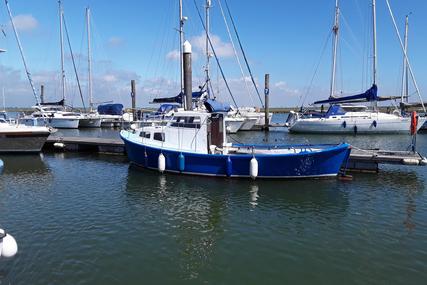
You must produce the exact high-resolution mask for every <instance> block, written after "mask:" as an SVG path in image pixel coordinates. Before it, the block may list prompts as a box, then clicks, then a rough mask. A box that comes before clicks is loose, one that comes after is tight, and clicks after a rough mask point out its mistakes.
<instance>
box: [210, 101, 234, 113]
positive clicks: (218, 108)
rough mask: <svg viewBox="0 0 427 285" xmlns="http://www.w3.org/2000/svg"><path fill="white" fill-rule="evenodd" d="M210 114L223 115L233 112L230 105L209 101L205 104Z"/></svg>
mask: <svg viewBox="0 0 427 285" xmlns="http://www.w3.org/2000/svg"><path fill="white" fill-rule="evenodd" d="M203 104H204V105H205V107H206V109H207V110H208V112H209V113H222V112H225V113H226V112H229V111H230V110H231V107H230V105H226V104H224V103H221V102H218V101H216V100H212V99H208V100H206V101H205V102H204V103H203Z"/></svg>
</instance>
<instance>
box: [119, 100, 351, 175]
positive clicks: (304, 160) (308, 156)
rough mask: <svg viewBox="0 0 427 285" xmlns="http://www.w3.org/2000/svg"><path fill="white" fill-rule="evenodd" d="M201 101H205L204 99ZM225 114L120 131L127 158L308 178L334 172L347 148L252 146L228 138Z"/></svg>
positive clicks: (167, 167)
mask: <svg viewBox="0 0 427 285" xmlns="http://www.w3.org/2000/svg"><path fill="white" fill-rule="evenodd" d="M206 104H210V103H209V102H206ZM225 116H226V113H222V112H216V111H215V110H212V109H211V111H210V112H200V111H191V110H188V111H185V110H183V111H178V112H176V113H175V114H174V116H173V118H172V119H171V120H170V121H168V123H167V124H166V125H165V126H145V127H141V128H136V129H129V130H122V131H121V132H120V136H121V138H122V139H123V141H124V143H125V146H126V152H127V154H128V157H129V159H130V161H131V162H132V163H134V164H137V165H139V166H142V167H145V168H149V169H156V170H159V171H162V172H163V171H165V172H174V173H182V174H193V175H207V176H223V177H246V178H248V177H252V178H256V177H259V178H308V177H333V176H336V175H337V174H338V173H339V171H340V168H341V166H342V165H343V164H344V163H345V161H346V160H347V159H348V157H349V154H350V146H349V145H348V144H345V143H342V144H337V145H286V146H284V145H254V144H247V145H245V144H232V143H229V142H228V141H227V136H226V132H224V130H225Z"/></svg>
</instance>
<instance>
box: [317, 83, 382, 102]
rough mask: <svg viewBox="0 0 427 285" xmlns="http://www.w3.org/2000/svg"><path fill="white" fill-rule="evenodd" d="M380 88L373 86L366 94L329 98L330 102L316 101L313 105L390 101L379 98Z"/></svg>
mask: <svg viewBox="0 0 427 285" xmlns="http://www.w3.org/2000/svg"><path fill="white" fill-rule="evenodd" d="M377 92H378V87H377V85H376V84H373V85H372V87H371V88H369V89H368V90H366V92H365V93H362V94H358V95H351V96H345V97H337V98H333V97H331V98H329V99H328V100H322V101H316V102H314V103H313V104H333V103H351V102H371V101H382V100H389V98H388V99H385V98H380V97H378V96H377Z"/></svg>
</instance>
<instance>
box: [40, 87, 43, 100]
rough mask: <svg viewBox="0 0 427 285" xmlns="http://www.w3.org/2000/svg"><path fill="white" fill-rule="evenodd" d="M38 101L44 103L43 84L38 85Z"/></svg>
mask: <svg viewBox="0 0 427 285" xmlns="http://www.w3.org/2000/svg"><path fill="white" fill-rule="evenodd" d="M40 103H42V104H43V103H44V85H41V86H40Z"/></svg>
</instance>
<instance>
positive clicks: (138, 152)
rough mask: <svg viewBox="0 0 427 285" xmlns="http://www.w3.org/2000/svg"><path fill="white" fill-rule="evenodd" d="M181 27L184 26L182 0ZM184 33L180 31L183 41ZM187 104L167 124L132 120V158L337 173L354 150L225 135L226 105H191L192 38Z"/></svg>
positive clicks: (172, 168) (183, 165)
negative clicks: (246, 141) (254, 141)
mask: <svg viewBox="0 0 427 285" xmlns="http://www.w3.org/2000/svg"><path fill="white" fill-rule="evenodd" d="M179 3H180V5H179V8H180V9H179V11H180V13H179V15H180V17H179V20H180V31H182V28H183V17H182V0H180V1H179ZM182 35H183V34H182V33H181V36H180V44H181V43H182V41H183V40H184V39H183V36H182ZM180 50H181V51H182V52H181V54H180V56H181V73H182V74H181V76H182V78H183V80H182V81H183V83H184V84H183V85H184V86H183V87H184V92H183V93H182V94H183V103H184V109H178V110H177V111H176V112H174V114H173V116H172V117H171V118H170V119H168V121H167V123H166V125H155V126H142V127H137V126H135V125H134V126H132V128H130V129H128V130H122V131H121V132H120V137H121V138H122V140H123V141H124V143H125V147H126V152H127V155H128V157H129V160H130V161H131V162H132V163H133V164H136V165H139V166H142V167H145V168H148V169H157V170H159V171H160V172H172V173H180V174H189V175H203V176H220V177H243V178H249V177H251V178H252V179H255V178H309V177H334V176H336V175H337V174H338V172H339V171H340V168H341V166H342V165H343V164H344V163H345V162H346V161H347V159H348V157H349V155H350V146H349V145H348V144H346V143H341V144H337V145H286V146H274V145H254V144H249V145H245V144H232V143H229V142H228V141H227V136H226V126H225V117H226V116H227V110H226V109H225V108H224V106H225V105H221V104H219V102H218V101H215V100H212V99H208V100H205V101H204V102H203V105H204V107H205V110H201V109H200V108H195V109H193V100H192V99H193V95H192V94H193V92H192V72H191V56H192V51H191V44H190V43H189V42H188V41H185V42H184V43H183V45H182V48H181V49H180Z"/></svg>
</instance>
